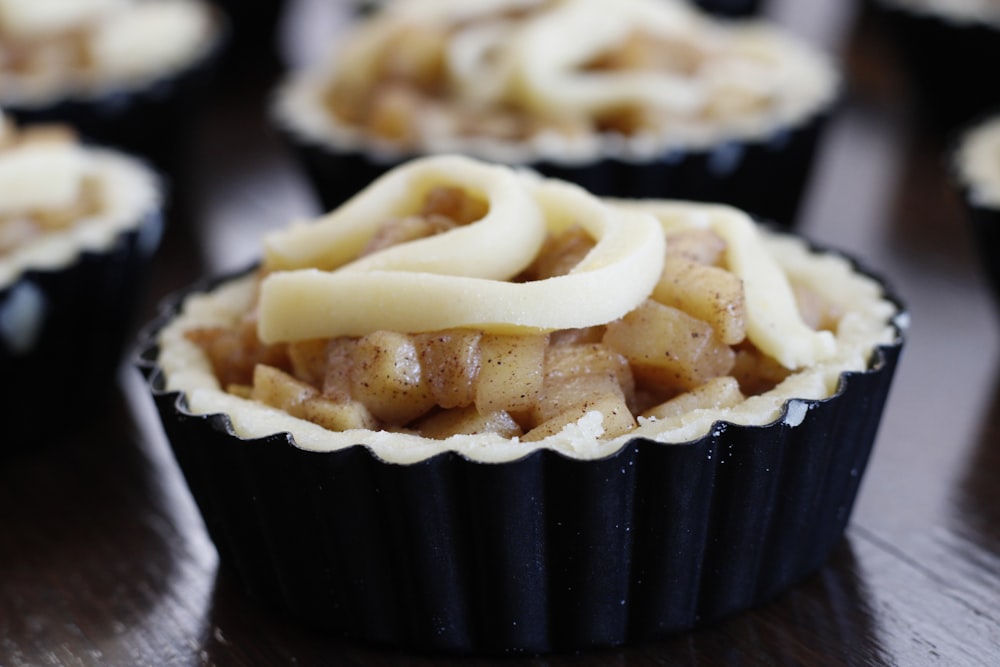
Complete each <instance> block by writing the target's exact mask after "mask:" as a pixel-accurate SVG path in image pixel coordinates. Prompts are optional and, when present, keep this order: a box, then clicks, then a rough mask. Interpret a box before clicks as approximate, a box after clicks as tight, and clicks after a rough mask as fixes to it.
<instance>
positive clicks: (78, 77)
mask: <svg viewBox="0 0 1000 667" xmlns="http://www.w3.org/2000/svg"><path fill="white" fill-rule="evenodd" d="M223 34H224V29H223V23H222V21H221V16H220V15H219V14H218V13H217V12H216V10H214V9H213V8H212V6H211V5H209V4H207V3H205V2H201V1H200V0H142V1H139V0H72V2H66V1H65V0H0V106H2V107H4V108H5V109H6V110H7V111H8V112H9V113H10V114H12V115H14V116H15V117H17V118H19V119H20V120H22V121H53V120H58V121H64V122H69V123H72V124H73V125H74V126H75V127H76V128H78V129H79V130H81V131H82V132H83V133H84V134H85V135H86V136H88V137H89V138H93V139H96V140H98V141H101V142H104V143H113V144H116V145H122V146H125V147H126V148H129V149H130V150H140V151H141V150H142V149H143V148H146V146H147V144H149V143H153V142H154V139H157V138H159V139H160V140H161V141H164V142H165V143H169V141H170V140H169V139H165V138H164V137H163V133H164V130H165V129H166V128H168V127H172V126H174V125H176V124H177V122H178V121H179V119H180V118H184V117H185V116H186V115H190V112H191V106H192V102H193V99H194V97H196V96H198V94H199V93H198V91H199V90H200V86H201V81H202V79H204V78H205V76H206V70H207V68H208V67H209V65H210V63H211V62H212V61H213V60H214V58H215V55H216V53H217V51H218V50H219V48H220V46H221V44H222V37H223ZM174 104H177V105H180V106H171V105H174ZM178 109H184V110H185V111H186V114H179V113H177V111H178ZM143 135H147V136H143ZM157 135H159V136H157ZM151 151H152V149H151V148H150V150H149V151H142V152H151Z"/></svg>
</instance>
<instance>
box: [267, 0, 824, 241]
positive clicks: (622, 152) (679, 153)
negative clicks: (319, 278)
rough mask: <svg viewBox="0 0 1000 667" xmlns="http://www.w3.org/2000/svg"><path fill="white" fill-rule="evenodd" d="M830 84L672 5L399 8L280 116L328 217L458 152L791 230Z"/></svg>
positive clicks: (807, 51) (302, 80)
mask: <svg viewBox="0 0 1000 667" xmlns="http://www.w3.org/2000/svg"><path fill="white" fill-rule="evenodd" d="M837 81H838V77H837V74H836V73H835V71H834V69H833V67H832V65H831V64H830V62H829V61H828V60H827V59H826V58H824V57H823V56H822V55H821V54H819V53H817V52H816V51H815V50H813V49H812V48H810V47H809V46H807V45H805V44H803V43H800V42H799V41H798V40H796V39H795V38H794V37H792V36H791V35H788V34H786V33H785V32H783V31H781V30H779V29H777V28H775V27H772V26H770V25H768V24H765V23H763V22H752V23H750V22H748V23H738V24H734V23H727V22H723V21H720V20H717V19H713V18H711V17H709V16H707V15H704V14H702V13H700V12H699V11H697V10H696V9H693V8H691V7H689V6H688V5H687V4H684V3H681V2H678V1H676V0H626V1H623V2H620V3H617V4H616V6H615V11H613V12H609V11H607V5H606V3H603V2H600V1H599V0H476V1H473V2H463V3H449V2H440V1H438V0H409V1H407V2H400V3H393V4H392V5H390V6H389V7H387V8H386V9H385V10H383V11H382V12H379V13H377V14H375V15H374V16H373V17H372V18H370V19H368V20H364V21H362V22H359V23H358V24H357V25H356V26H355V27H354V28H353V29H352V30H351V31H350V33H349V34H348V36H347V37H346V38H345V39H344V40H343V41H342V43H338V45H337V48H336V49H335V51H334V52H333V54H332V55H331V57H330V58H329V59H328V61H327V62H325V63H323V64H321V65H319V66H317V67H315V68H313V69H311V70H309V71H306V72H304V73H301V74H299V75H297V76H294V77H292V78H290V80H289V81H288V82H287V83H286V85H285V86H284V87H283V88H282V90H281V92H280V94H279V97H278V101H277V107H276V113H277V117H278V122H279V124H280V125H281V127H282V128H283V129H285V130H286V131H287V132H288V134H289V136H290V137H291V139H292V140H293V141H294V142H295V143H297V144H299V145H302V146H303V147H304V148H305V149H306V150H311V152H310V153H309V154H308V155H305V156H304V157H305V158H306V165H307V167H308V168H309V169H310V171H311V173H312V174H313V176H314V180H315V181H316V183H317V186H318V189H319V192H320V195H321V197H323V199H324V203H325V204H326V205H327V206H328V207H332V206H334V205H336V204H339V203H340V202H341V201H342V200H343V199H345V198H346V197H347V196H349V195H350V194H353V192H354V191H355V190H356V189H358V188H359V187H360V185H361V183H363V182H364V181H361V179H362V178H364V179H366V180H370V178H371V176H372V175H373V172H374V171H377V170H379V169H381V170H384V169H385V168H386V167H387V166H388V165H390V164H393V163H398V162H399V161H401V160H402V159H403V158H404V157H407V156H414V155H427V154H436V153H444V152H454V153H462V154H468V155H474V156H478V157H483V158H486V159H489V160H492V161H497V162H502V163H507V164H520V165H526V164H527V165H532V166H534V167H535V168H537V169H538V170H540V171H542V172H544V173H549V174H552V175H557V176H560V177H562V178H566V179H568V180H573V181H576V182H578V183H580V184H581V185H584V186H585V187H587V188H588V189H589V190H591V191H593V192H595V193H598V194H605V195H614V196H629V197H634V196H645V197H661V198H662V197H666V196H669V197H680V198H685V199H692V198H694V199H704V200H706V201H725V202H729V203H734V204H737V205H741V206H743V207H744V208H747V209H749V210H750V211H751V212H753V213H755V214H760V215H764V216H766V217H770V218H773V219H776V220H777V221H779V222H785V223H788V222H790V221H791V219H792V218H793V215H792V211H793V209H794V208H795V202H796V201H797V198H798V195H799V193H800V191H801V190H802V186H803V184H804V182H805V174H806V172H808V168H807V166H808V163H809V156H810V155H811V147H812V142H813V140H814V139H815V134H816V133H817V132H818V124H819V122H820V120H821V119H822V117H823V116H824V113H825V111H826V110H827V109H828V108H829V106H830V104H831V102H832V101H833V99H834V97H835V94H836V90H837ZM324 156H325V157H326V160H327V161H330V163H329V164H328V165H324V160H323V157H324ZM345 156H346V158H347V159H348V162H346V163H345V162H344V161H343V160H341V159H340V158H344V157H345ZM359 161H360V162H365V163H367V164H368V169H367V170H363V171H360V172H359V171H358V168H357V166H356V164H355V163H357V162H359ZM347 164H350V165H351V166H346V165H347ZM355 173H357V176H354V174H355ZM345 178H346V179H347V181H344V179H345ZM751 181H752V182H751ZM338 182H339V184H340V185H339V187H338Z"/></svg>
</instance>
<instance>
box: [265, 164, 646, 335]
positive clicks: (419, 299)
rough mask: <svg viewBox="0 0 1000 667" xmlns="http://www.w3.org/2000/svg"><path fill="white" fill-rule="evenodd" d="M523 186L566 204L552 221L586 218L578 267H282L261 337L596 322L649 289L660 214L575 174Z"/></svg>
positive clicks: (269, 283)
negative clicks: (489, 270) (589, 241)
mask: <svg viewBox="0 0 1000 667" xmlns="http://www.w3.org/2000/svg"><path fill="white" fill-rule="evenodd" d="M522 187H523V188H524V190H525V191H526V192H528V193H531V194H533V195H535V196H537V197H538V200H539V203H540V204H541V207H542V208H544V209H545V210H547V211H549V212H554V211H555V210H559V211H561V214H560V215H550V216H548V218H547V220H546V222H547V223H550V224H549V226H550V228H551V229H552V230H553V231H560V230H561V229H564V228H565V227H567V226H568V225H569V224H570V223H577V224H579V225H580V226H581V227H582V228H583V229H585V230H586V231H587V233H588V234H590V235H591V236H592V237H593V238H594V239H595V240H596V241H597V243H596V245H595V246H594V248H593V249H592V250H591V251H590V253H588V254H587V256H586V257H584V259H583V260H582V261H581V262H580V263H579V264H578V265H577V266H576V267H574V269H573V271H572V272H570V273H569V274H567V275H563V276H556V277H553V278H548V279H545V280H539V281H535V282H528V283H510V282H505V281H503V280H492V279H485V278H480V277H468V276H456V275H442V274H438V273H427V272H410V271H388V270H383V269H375V270H356V269H353V268H348V269H346V270H340V271H333V272H324V271H319V270H315V269H311V270H309V269H307V270H301V271H290V272H278V273H273V274H271V275H270V276H268V277H267V278H266V279H265V280H264V282H263V284H262V285H261V293H260V304H259V322H258V334H259V336H260V338H261V340H263V341H265V342H268V343H271V342H281V341H296V340H306V339H310V338H333V337H337V336H361V335H365V334H368V333H371V332H373V331H377V330H380V329H386V330H392V331H400V332H406V333H416V332H421V331H436V330H440V329H449V328H457V327H469V328H477V329H482V330H484V331H491V332H497V333H514V332H522V331H550V330H554V329H568V328H576V327H587V326H594V325H598V324H605V323H607V322H610V321H612V320H614V319H617V318H619V317H621V316H623V315H625V314H626V313H628V312H629V311H630V310H632V309H633V308H635V307H636V306H638V305H639V304H640V303H641V302H642V301H643V300H644V299H646V298H647V297H648V296H649V294H650V292H651V291H652V289H653V285H654V284H655V283H656V281H657V279H658V278H659V275H660V272H661V271H662V267H663V256H664V250H665V241H664V237H663V232H662V230H661V228H660V225H659V224H658V223H657V221H656V219H655V218H653V217H652V216H651V215H649V214H646V213H642V212H637V211H625V210H619V211H615V210H613V209H611V208H610V207H606V206H604V205H603V204H602V203H601V202H600V201H599V200H598V199H596V198H593V197H591V196H589V195H588V194H586V192H585V191H583V190H581V189H579V188H577V187H575V186H571V185H568V184H562V183H554V182H549V181H534V180H533V179H528V178H525V179H524V180H523V181H522ZM412 245H415V244H403V245H401V246H397V247H399V248H403V247H406V246H412ZM534 256H535V255H534V254H532V256H531V257H530V258H528V261H529V262H530V261H531V259H533V258H534Z"/></svg>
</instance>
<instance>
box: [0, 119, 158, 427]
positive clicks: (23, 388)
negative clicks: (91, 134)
mask: <svg viewBox="0 0 1000 667" xmlns="http://www.w3.org/2000/svg"><path fill="white" fill-rule="evenodd" d="M160 228H161V221H160V191H159V183H158V179H157V178H156V176H155V175H154V174H153V172H152V171H151V170H150V169H149V168H148V167H146V166H145V165H143V164H141V163H139V162H137V161H136V160H134V159H132V158H129V157H126V156H124V155H122V154H119V153H116V152H112V151H109V150H105V149H100V148H93V147H87V146H83V145H81V144H80V143H79V142H78V141H77V139H76V136H75V135H74V133H73V132H72V131H71V130H70V129H68V128H66V127H65V126H26V127H21V128H18V127H16V126H15V125H14V124H13V123H12V122H10V121H9V120H7V119H4V118H3V117H2V116H0V369H2V371H3V375H4V379H5V382H4V389H3V392H2V399H3V401H4V404H5V405H6V406H8V408H9V409H10V410H11V413H10V415H9V416H8V418H7V419H5V424H7V426H8V427H10V428H13V429H14V432H15V433H19V432H20V431H19V429H20V428H22V427H23V428H24V429H25V430H26V431H27V432H28V433H29V437H31V438H32V440H35V439H37V438H38V437H39V436H44V435H46V434H48V433H50V432H51V429H52V428H54V427H56V426H57V425H59V426H62V427H73V426H77V425H78V421H77V420H79V421H82V415H83V414H85V413H86V410H87V409H88V408H90V407H92V406H93V405H94V404H93V402H91V400H90V399H91V398H93V399H95V400H96V399H97V397H98V396H104V395H106V392H105V391H104V389H105V386H106V385H108V384H110V381H111V376H112V374H113V372H114V369H115V366H116V365H117V360H118V355H119V354H120V352H121V345H122V342H123V337H124V336H125V335H126V332H127V325H128V324H129V314H130V312H131V303H132V301H133V300H134V298H133V297H134V296H135V295H136V293H137V290H138V283H139V282H140V281H139V277H140V276H141V275H142V274H143V272H144V266H143V265H144V263H145V262H146V261H147V260H148V258H149V256H150V255H151V254H152V252H153V251H154V249H155V248H156V246H157V244H158V241H159V236H160ZM53 377H63V378H66V377H72V378H77V379H81V378H84V380H83V381H84V382H85V383H86V386H87V387H88V391H87V392H85V393H86V395H85V396H80V395H79V393H80V392H79V382H77V381H72V382H61V383H57V385H56V386H53V383H52V381H51V379H52V378H53ZM46 378H48V379H46ZM39 396H46V397H48V400H46V401H39V400H38V399H37V397H39ZM54 405H58V406H59V407H58V411H59V415H60V419H59V420H52V419H45V418H40V415H39V411H42V412H44V411H48V410H52V409H53V406H54ZM13 440H16V438H12V441H13Z"/></svg>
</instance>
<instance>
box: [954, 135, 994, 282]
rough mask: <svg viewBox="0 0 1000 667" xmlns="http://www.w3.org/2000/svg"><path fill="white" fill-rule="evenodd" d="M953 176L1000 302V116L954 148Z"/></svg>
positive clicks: (988, 276) (977, 249)
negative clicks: (998, 259) (999, 250)
mask: <svg viewBox="0 0 1000 667" xmlns="http://www.w3.org/2000/svg"><path fill="white" fill-rule="evenodd" d="M952 159H953V165H952V173H953V178H954V180H955V183H956V185H957V186H958V188H959V190H960V191H961V195H962V200H963V202H964V204H965V212H966V215H967V216H968V219H969V222H970V224H971V225H972V234H973V238H974V239H975V246H976V252H977V253H978V254H979V257H980V261H981V264H982V266H983V268H984V269H985V271H986V276H987V278H988V279H989V281H990V286H991V287H992V289H993V293H994V297H995V298H997V299H1000V264H997V259H996V258H997V250H998V249H1000V115H994V116H991V117H989V118H986V119H984V120H982V121H980V122H979V123H978V124H976V125H974V126H972V127H968V128H966V129H965V131H964V133H963V134H962V135H961V136H960V138H959V141H958V144H957V146H955V147H954V149H953V155H952Z"/></svg>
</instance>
